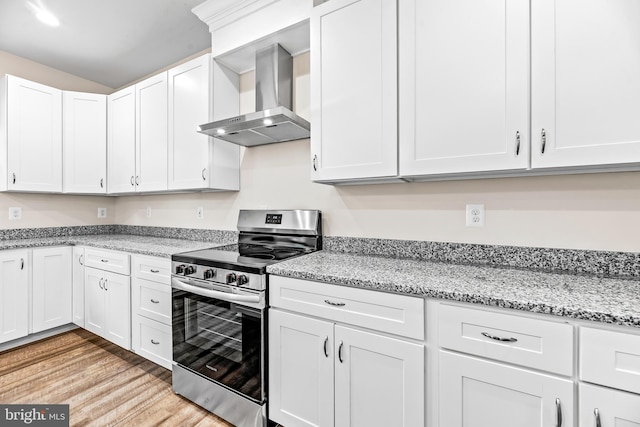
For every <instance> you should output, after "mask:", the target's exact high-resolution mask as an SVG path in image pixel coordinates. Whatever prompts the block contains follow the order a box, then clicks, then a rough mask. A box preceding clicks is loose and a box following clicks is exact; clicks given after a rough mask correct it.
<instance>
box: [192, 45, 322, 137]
mask: <svg viewBox="0 0 640 427" xmlns="http://www.w3.org/2000/svg"><path fill="white" fill-rule="evenodd" d="M255 74H256V110H257V112H256V113H249V114H245V115H242V116H238V117H232V118H230V119H225V120H217V121H215V122H211V123H207V124H203V125H200V126H198V132H200V133H203V134H205V135H209V136H213V137H216V138H218V139H222V140H224V141H229V142H233V143H234V144H238V145H243V146H245V147H252V146H254V145H264V144H273V143H275V142H284V141H293V140H296V139H305V138H309V135H310V132H309V129H310V128H311V125H310V124H309V122H308V121H306V120H305V119H303V118H302V117H300V116H298V115H297V114H295V113H294V112H293V111H291V107H292V104H293V59H292V57H291V55H290V54H289V52H287V51H286V50H285V49H284V48H282V46H280V45H279V44H274V45H271V46H268V47H266V48H263V49H261V50H259V51H257V52H256V73H255ZM214 96H215V95H214Z"/></svg>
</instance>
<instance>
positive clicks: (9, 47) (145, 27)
mask: <svg viewBox="0 0 640 427" xmlns="http://www.w3.org/2000/svg"><path fill="white" fill-rule="evenodd" d="M204 1H205V0H0V50H4V51H6V52H9V53H11V54H14V55H17V56H21V57H23V58H27V59H30V60H32V61H35V62H38V63H41V64H44V65H47V66H49V67H52V68H56V69H58V70H62V71H65V72H67V73H70V74H74V75H76V76H79V77H83V78H85V79H88V80H91V81H94V82H97V83H100V84H103V85H105V86H108V87H111V88H114V89H117V88H120V87H122V86H125V85H127V84H129V83H131V82H133V81H135V80H138V79H140V78H141V77H143V76H146V75H148V74H151V73H153V72H155V71H157V70H159V69H161V68H164V67H166V66H168V65H171V64H173V63H175V62H177V61H179V60H181V59H183V58H186V57H188V56H190V55H192V54H194V53H197V52H200V51H202V50H204V49H208V48H210V47H211V36H210V34H209V29H208V27H207V25H206V24H205V23H204V22H202V21H200V20H199V19H198V18H197V17H196V16H195V15H194V14H193V13H192V12H191V9H192V8H193V7H195V6H197V5H199V4H201V3H203V2H204ZM34 5H36V6H39V7H41V8H44V9H46V10H48V11H49V12H51V13H53V14H54V15H55V16H56V17H57V18H58V19H59V21H60V26H58V27H55V28H54V27H50V26H48V25H46V24H43V23H41V22H40V21H39V20H38V19H36V17H35V13H34V12H33V6H34Z"/></svg>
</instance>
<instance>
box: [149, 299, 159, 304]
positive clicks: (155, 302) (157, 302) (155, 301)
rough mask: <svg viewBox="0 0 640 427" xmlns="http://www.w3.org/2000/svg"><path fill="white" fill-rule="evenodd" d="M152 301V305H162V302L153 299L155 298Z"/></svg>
mask: <svg viewBox="0 0 640 427" xmlns="http://www.w3.org/2000/svg"><path fill="white" fill-rule="evenodd" d="M150 301H151V302H152V303H154V304H160V301H158V300H157V299H153V298H151V300H150Z"/></svg>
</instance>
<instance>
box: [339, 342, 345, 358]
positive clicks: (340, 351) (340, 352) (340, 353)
mask: <svg viewBox="0 0 640 427" xmlns="http://www.w3.org/2000/svg"><path fill="white" fill-rule="evenodd" d="M342 346H343V342H342V341H340V345H339V346H338V360H339V361H340V363H343V362H344V360H343V359H342Z"/></svg>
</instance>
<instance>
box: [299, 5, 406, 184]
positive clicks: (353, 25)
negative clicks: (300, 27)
mask: <svg viewBox="0 0 640 427" xmlns="http://www.w3.org/2000/svg"><path fill="white" fill-rule="evenodd" d="M397 41H398V34H397V6H396V1H395V0H332V1H328V2H326V3H323V4H321V5H319V6H316V7H315V8H314V9H313V10H312V12H311V123H312V126H311V178H312V180H314V181H319V182H323V181H324V182H332V181H333V182H339V181H348V180H354V181H355V180H360V179H381V178H394V177H396V176H397V173H398V171H397V153H398V149H397V146H398V125H397V124H398V104H397V95H398V80H397V74H398V73H397V65H398V64H397Z"/></svg>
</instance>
